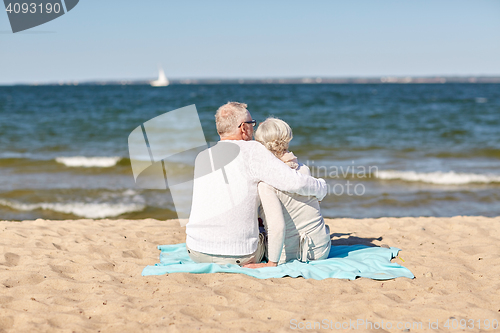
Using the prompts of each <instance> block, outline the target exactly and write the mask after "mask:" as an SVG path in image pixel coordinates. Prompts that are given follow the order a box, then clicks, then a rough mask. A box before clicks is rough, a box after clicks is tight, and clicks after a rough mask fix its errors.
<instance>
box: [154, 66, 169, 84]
mask: <svg viewBox="0 0 500 333" xmlns="http://www.w3.org/2000/svg"><path fill="white" fill-rule="evenodd" d="M168 85H169V82H168V79H167V77H166V76H165V72H164V71H163V68H160V71H159V73H158V80H156V81H151V86H153V87H166V86H168Z"/></svg>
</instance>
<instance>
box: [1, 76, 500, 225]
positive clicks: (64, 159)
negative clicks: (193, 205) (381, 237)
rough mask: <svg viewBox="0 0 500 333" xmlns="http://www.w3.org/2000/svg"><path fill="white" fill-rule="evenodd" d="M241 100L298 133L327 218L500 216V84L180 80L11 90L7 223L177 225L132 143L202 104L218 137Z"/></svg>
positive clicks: (4, 120)
mask: <svg viewBox="0 0 500 333" xmlns="http://www.w3.org/2000/svg"><path fill="white" fill-rule="evenodd" d="M228 101H238V102H243V103H246V104H248V110H249V111H250V112H251V114H252V117H253V118H254V119H255V120H257V122H258V123H259V122H262V121H264V120H265V119H266V118H267V117H270V116H274V117H277V118H280V119H283V120H285V121H286V122H288V124H290V126H291V127H292V129H293V135H294V138H293V140H292V141H291V143H290V150H291V151H292V152H293V153H294V154H295V155H296V156H297V157H298V159H299V162H301V163H303V164H306V165H308V166H309V168H310V169H311V171H312V173H313V175H315V176H316V177H321V178H324V179H325V180H326V182H327V184H328V186H329V194H328V195H327V196H326V197H325V199H324V200H323V201H322V202H321V211H322V213H323V215H324V216H325V217H328V218H342V217H349V218H378V217H389V216H391V217H403V216H415V217H416V216H436V217H446V216H457V215H483V216H499V215H500V85H499V84H465V83H464V84H458V83H457V84H452V83H444V84H346V85H342V84H211V85H208V84H207V85H194V84H178V85H170V86H168V87H161V88H159V87H156V88H154V87H150V86H148V85H78V86H1V87H0V220H26V219H30V220H31V219H37V218H42V219H54V220H59V219H80V218H92V219H102V218H111V219H117V218H120V219H121V218H124V219H144V218H154V219H160V220H165V219H170V218H176V217H177V212H176V207H175V205H174V203H173V201H172V195H171V194H170V193H169V190H168V189H166V190H165V189H145V188H142V187H141V186H139V185H138V184H136V182H135V180H134V176H133V172H132V167H131V160H130V156H129V148H128V137H129V135H130V134H131V132H132V131H133V130H134V129H136V128H137V127H138V126H141V124H143V123H145V122H147V121H148V120H150V119H152V118H155V117H157V116H160V115H163V114H165V113H167V112H170V111H173V110H176V109H179V108H182V107H185V106H188V105H193V104H194V105H195V106H196V109H197V112H198V116H199V119H200V123H201V126H202V128H203V132H204V135H205V139H206V141H207V142H216V141H217V140H218V136H217V132H216V128H215V118H214V114H215V112H216V110H217V108H218V107H219V106H221V105H222V104H224V103H226V102H228ZM174 169H175V168H174ZM178 169H179V170H180V171H179V172H184V173H186V172H187V173H189V172H192V166H189V165H187V166H186V165H179V168H178Z"/></svg>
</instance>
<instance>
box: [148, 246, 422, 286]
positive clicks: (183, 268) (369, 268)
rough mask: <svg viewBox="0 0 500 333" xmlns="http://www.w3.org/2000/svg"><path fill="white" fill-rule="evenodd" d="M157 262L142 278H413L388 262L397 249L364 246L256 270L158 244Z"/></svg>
mask: <svg viewBox="0 0 500 333" xmlns="http://www.w3.org/2000/svg"><path fill="white" fill-rule="evenodd" d="M158 249H159V250H160V251H161V253H160V263H159V264H155V265H154V266H146V268H144V270H143V271H142V275H143V276H146V275H163V274H166V273H194V274H204V273H240V274H246V275H250V276H253V277H255V278H258V279H269V278H280V277H284V276H290V277H294V278H295V277H299V276H302V277H304V278H306V279H314V280H323V279H327V278H335V279H349V280H354V279H356V278H357V277H365V278H370V279H374V280H389V279H394V278H397V277H407V278H410V279H413V278H414V276H413V274H412V273H411V272H410V270H408V269H407V268H405V267H403V266H401V265H399V264H396V263H391V259H393V258H395V257H396V256H397V255H398V252H399V251H400V249H398V248H395V247H391V248H390V249H387V248H381V247H370V246H365V245H351V246H332V249H331V250H330V254H329V256H328V259H325V260H317V261H311V262H309V263H307V264H306V263H302V262H300V261H298V260H294V261H291V262H288V263H286V264H282V265H279V266H278V267H264V268H258V269H251V268H243V267H240V266H238V265H217V264H197V263H194V262H193V261H192V260H191V259H190V258H189V255H188V254H187V251H186V244H185V243H182V244H174V245H160V246H158Z"/></svg>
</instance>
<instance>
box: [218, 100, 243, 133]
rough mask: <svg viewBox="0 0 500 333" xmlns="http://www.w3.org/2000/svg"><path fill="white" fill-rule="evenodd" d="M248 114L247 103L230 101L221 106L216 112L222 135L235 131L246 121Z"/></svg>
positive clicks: (219, 130) (219, 131)
mask: <svg viewBox="0 0 500 333" xmlns="http://www.w3.org/2000/svg"><path fill="white" fill-rule="evenodd" d="M247 114H248V110H247V105H246V104H245V103H238V102H228V103H226V104H224V105H223V106H221V107H220V108H219V109H218V110H217V113H215V125H216V126H217V133H219V135H220V136H227V135H230V134H233V133H235V132H236V131H237V130H238V126H239V125H240V124H241V123H242V122H244V121H246V118H247Z"/></svg>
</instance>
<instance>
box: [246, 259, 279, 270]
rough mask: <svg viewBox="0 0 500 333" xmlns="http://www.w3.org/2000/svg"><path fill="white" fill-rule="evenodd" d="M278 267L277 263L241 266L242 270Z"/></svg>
mask: <svg viewBox="0 0 500 333" xmlns="http://www.w3.org/2000/svg"><path fill="white" fill-rule="evenodd" d="M276 266H278V263H277V262H272V261H270V262H268V263H265V262H263V263H260V264H246V265H245V266H243V267H244V268H262V267H276Z"/></svg>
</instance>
